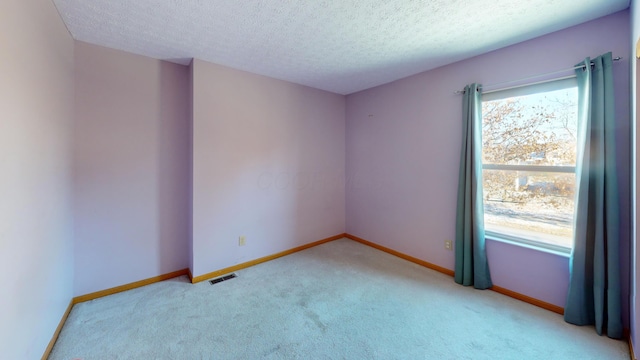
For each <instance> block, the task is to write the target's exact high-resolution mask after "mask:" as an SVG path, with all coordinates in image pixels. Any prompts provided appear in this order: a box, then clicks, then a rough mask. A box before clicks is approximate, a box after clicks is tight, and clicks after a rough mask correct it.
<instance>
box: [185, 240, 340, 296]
mask: <svg viewBox="0 0 640 360" xmlns="http://www.w3.org/2000/svg"><path fill="white" fill-rule="evenodd" d="M343 237H346V234H345V233H342V234H338V235H335V236H332V237H328V238H326V239H322V240H318V241H314V242H312V243H308V244H305V245H302V246H298V247H295V248H293V249H289V250H285V251H281V252H279V253H276V254H273V255H269V256H265V257H261V258H258V259H255V260H251V261H247V262H244V263H242V264H238V265H233V266H229V267H226V268H224V269H220V270H216V271H212V272H210V273H206V274H203V275H198V276H194V277H192V278H191V282H192V283H194V284H195V283H198V282H201V281H204V280H207V279H211V278H215V277H218V276H220V275H224V274H228V273H231V272H234V271H238V270H242V269H246V268H248V267H251V266H254V265H258V264H260V263H263V262H267V261H269V260H273V259H277V258H279V257H283V256H287V255H290V254H293V253H296V252H298V251H302V250H306V249H309V248H312V247H314V246H318V245H321V244H324V243H328V242H330V241H334V240H338V239H342V238H343Z"/></svg>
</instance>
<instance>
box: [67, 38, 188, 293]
mask: <svg viewBox="0 0 640 360" xmlns="http://www.w3.org/2000/svg"><path fill="white" fill-rule="evenodd" d="M75 60H76V121H75V133H74V139H75V146H74V210H75V216H76V217H75V295H83V294H87V293H90V292H94V291H98V290H103V289H107V288H110V287H114V286H118V285H123V284H126V283H131V282H134V281H137V280H141V279H145V278H149V277H153V276H157V275H160V274H163V273H168V272H172V271H176V270H179V269H184V268H186V267H187V266H188V251H189V249H188V236H189V235H188V231H189V228H188V227H189V215H188V211H189V208H188V206H189V203H188V199H189V127H188V124H189V119H188V116H189V115H188V93H187V91H188V83H189V82H188V71H189V69H188V67H186V66H181V65H176V64H173V63H168V62H164V61H160V60H155V59H151V58H147V57H143V56H138V55H133V54H130V53H125V52H122V51H118V50H112V49H107V48H103V47H100V46H95V45H90V44H87V43H83V42H76V43H75Z"/></svg>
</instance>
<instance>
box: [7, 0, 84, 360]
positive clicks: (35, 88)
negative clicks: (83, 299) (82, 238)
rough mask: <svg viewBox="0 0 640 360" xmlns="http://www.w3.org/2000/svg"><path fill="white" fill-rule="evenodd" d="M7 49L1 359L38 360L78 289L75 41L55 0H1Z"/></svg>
mask: <svg viewBox="0 0 640 360" xmlns="http://www.w3.org/2000/svg"><path fill="white" fill-rule="evenodd" d="M0 54H2V55H0V58H1V60H0V74H2V75H1V77H2V80H0V109H1V111H2V115H0V174H1V176H0V199H1V200H0V273H2V274H3V279H4V280H3V282H2V287H0V358H2V359H37V358H40V357H41V356H42V354H43V353H44V350H45V348H46V347H47V344H48V343H49V340H51V337H52V335H53V333H54V331H55V329H56V327H57V326H58V323H59V322H60V319H61V318H62V315H63V314H64V312H65V310H66V308H67V306H68V305H69V302H70V300H71V297H72V291H73V289H72V286H73V285H72V280H73V266H72V264H73V243H72V212H71V148H70V143H71V129H72V119H73V93H74V91H73V39H72V38H71V36H70V35H69V33H68V32H67V30H66V28H65V26H64V24H63V22H62V20H61V19H60V17H59V16H58V13H57V11H56V9H55V7H54V6H53V3H52V2H51V1H48V0H33V1H19V0H9V1H1V2H0Z"/></svg>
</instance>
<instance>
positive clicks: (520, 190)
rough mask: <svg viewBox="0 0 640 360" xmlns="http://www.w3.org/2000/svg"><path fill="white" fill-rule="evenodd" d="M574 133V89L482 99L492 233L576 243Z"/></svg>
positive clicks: (487, 213) (564, 244)
mask: <svg viewBox="0 0 640 360" xmlns="http://www.w3.org/2000/svg"><path fill="white" fill-rule="evenodd" d="M576 133H577V90H576V88H575V87H569V88H563V89H559V90H552V91H544V92H537V93H533V94H526V95H521V96H511V97H502V98H498V99H494V100H485V101H483V104H482V149H483V168H484V170H483V187H484V189H483V191H484V194H483V195H484V210H485V227H486V229H487V231H488V232H491V233H496V234H501V235H507V236H509V237H512V238H522V239H527V240H531V241H534V242H540V243H545V244H551V245H556V246H559V247H562V248H571V247H572V242H573V239H572V235H573V217H574V194H575V165H576Z"/></svg>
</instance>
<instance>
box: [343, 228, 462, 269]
mask: <svg viewBox="0 0 640 360" xmlns="http://www.w3.org/2000/svg"><path fill="white" fill-rule="evenodd" d="M345 237H346V238H348V239H351V240H353V241H357V242H359V243H361V244H364V245H367V246H370V247H372V248H375V249H378V250H381V251H384V252H386V253H389V254H391V255H394V256H397V257H399V258H402V259H405V260H407V261H411V262H412V263H416V264H418V265H421V266H424V267H426V268H429V269H432V270H435V271H438V272H441V273H443V274H446V275H449V276H453V275H454V272H453V270H449V269H447V268H444V267H442V266H438V265H436V264H432V263H430V262H427V261H424V260H420V259H418V258H415V257H413V256H409V255H407V254H404V253H401V252H399V251H395V250H393V249H389V248H388V247H384V246H382V245H378V244H376V243H372V242H371V241H367V240H365V239H363V238H359V237H357V236H354V235H351V234H346V235H345Z"/></svg>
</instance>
